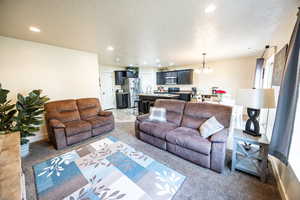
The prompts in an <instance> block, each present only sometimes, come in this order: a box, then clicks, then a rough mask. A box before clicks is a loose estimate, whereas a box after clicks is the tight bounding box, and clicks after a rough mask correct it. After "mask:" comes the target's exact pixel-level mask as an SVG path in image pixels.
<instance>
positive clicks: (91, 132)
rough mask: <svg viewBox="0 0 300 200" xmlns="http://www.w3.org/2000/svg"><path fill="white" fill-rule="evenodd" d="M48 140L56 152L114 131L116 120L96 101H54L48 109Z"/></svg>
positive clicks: (89, 99) (87, 99) (48, 105)
mask: <svg viewBox="0 0 300 200" xmlns="http://www.w3.org/2000/svg"><path fill="white" fill-rule="evenodd" d="M45 111H46V114H45V117H46V125H47V130H48V136H49V140H50V141H51V142H52V143H53V144H54V146H55V148H56V149H61V148H64V147H66V146H68V145H72V144H74V143H78V142H81V141H82V140H84V139H87V138H90V137H92V136H96V135H100V134H102V133H105V132H108V131H111V130H113V129H114V116H113V114H112V112H110V111H103V110H102V109H101V106H100V103H99V100H98V99H97V98H83V99H77V100H74V99H70V100H62V101H53V102H49V103H47V104H46V105H45Z"/></svg>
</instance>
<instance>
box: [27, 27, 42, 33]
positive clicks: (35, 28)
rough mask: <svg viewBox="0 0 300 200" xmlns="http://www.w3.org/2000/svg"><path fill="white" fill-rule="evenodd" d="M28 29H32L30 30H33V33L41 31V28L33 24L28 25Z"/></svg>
mask: <svg viewBox="0 0 300 200" xmlns="http://www.w3.org/2000/svg"><path fill="white" fill-rule="evenodd" d="M29 30H30V31H32V32H35V33H39V32H41V29H39V28H37V27H34V26H30V27H29Z"/></svg>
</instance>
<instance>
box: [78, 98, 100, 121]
mask: <svg viewBox="0 0 300 200" xmlns="http://www.w3.org/2000/svg"><path fill="white" fill-rule="evenodd" d="M76 102H77V106H78V110H79V114H80V118H81V119H83V120H86V119H89V118H91V117H94V116H96V115H98V113H99V111H101V110H102V109H101V106H100V102H99V99H97V98H82V99H77V100H76Z"/></svg>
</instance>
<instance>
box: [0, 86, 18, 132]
mask: <svg viewBox="0 0 300 200" xmlns="http://www.w3.org/2000/svg"><path fill="white" fill-rule="evenodd" d="M8 93H9V90H6V89H3V88H2V86H1V84H0V134H6V133H10V132H12V131H13V128H14V115H15V114H16V112H17V111H16V109H15V104H12V103H11V100H7V94H8Z"/></svg>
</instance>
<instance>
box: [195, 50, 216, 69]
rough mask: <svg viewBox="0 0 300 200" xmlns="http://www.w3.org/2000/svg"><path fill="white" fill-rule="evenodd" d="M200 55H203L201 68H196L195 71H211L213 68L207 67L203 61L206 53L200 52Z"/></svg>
mask: <svg viewBox="0 0 300 200" xmlns="http://www.w3.org/2000/svg"><path fill="white" fill-rule="evenodd" d="M202 55H203V62H202V68H200V69H199V70H197V72H200V73H204V74H207V73H211V72H212V71H213V70H212V69H211V68H210V67H207V66H206V65H205V64H206V63H205V56H206V53H202Z"/></svg>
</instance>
